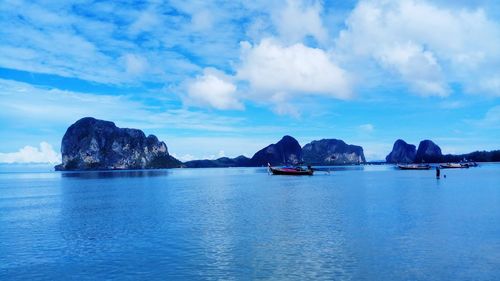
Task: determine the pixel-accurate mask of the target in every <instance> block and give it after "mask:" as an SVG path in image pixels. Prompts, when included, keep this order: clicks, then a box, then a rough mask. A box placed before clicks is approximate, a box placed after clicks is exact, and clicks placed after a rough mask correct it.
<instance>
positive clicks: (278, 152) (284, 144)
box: [251, 136, 302, 166]
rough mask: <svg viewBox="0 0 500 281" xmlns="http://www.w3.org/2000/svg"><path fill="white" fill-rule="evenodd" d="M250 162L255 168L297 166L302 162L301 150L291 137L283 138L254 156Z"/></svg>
mask: <svg viewBox="0 0 500 281" xmlns="http://www.w3.org/2000/svg"><path fill="white" fill-rule="evenodd" d="M251 162H252V164H253V165H255V166H263V165H267V163H270V164H271V165H287V164H291V165H294V164H298V163H300V162H302V148H301V147H300V144H299V142H298V141H297V140H296V139H294V138H292V137H291V136H284V137H283V138H282V139H281V140H280V141H279V142H277V143H275V144H271V145H269V146H267V147H265V148H263V149H261V150H259V151H257V153H255V154H254V156H253V157H252V159H251Z"/></svg>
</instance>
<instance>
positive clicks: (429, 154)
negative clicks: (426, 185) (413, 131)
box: [415, 140, 443, 163]
mask: <svg viewBox="0 0 500 281" xmlns="http://www.w3.org/2000/svg"><path fill="white" fill-rule="evenodd" d="M442 158H443V154H442V153H441V148H440V147H439V146H438V145H437V144H435V143H434V142H432V141H431V140H423V141H421V142H420V144H419V145H418V149H417V155H416V156H415V163H438V162H441V160H442Z"/></svg>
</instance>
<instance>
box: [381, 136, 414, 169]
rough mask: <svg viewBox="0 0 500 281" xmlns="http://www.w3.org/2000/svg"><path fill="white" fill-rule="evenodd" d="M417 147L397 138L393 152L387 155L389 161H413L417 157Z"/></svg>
mask: <svg viewBox="0 0 500 281" xmlns="http://www.w3.org/2000/svg"><path fill="white" fill-rule="evenodd" d="M416 154H417V153H416V147H415V146H414V145H413V144H408V143H406V142H405V141H404V140H401V139H399V140H397V141H396V142H395V143H394V146H393V147H392V151H391V153H389V155H387V157H385V161H386V162H387V163H413V162H414V161H415V157H416Z"/></svg>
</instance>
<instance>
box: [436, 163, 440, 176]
mask: <svg viewBox="0 0 500 281" xmlns="http://www.w3.org/2000/svg"><path fill="white" fill-rule="evenodd" d="M440 176H441V169H439V167H438V166H436V179H439V178H440Z"/></svg>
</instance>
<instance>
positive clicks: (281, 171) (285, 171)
mask: <svg viewBox="0 0 500 281" xmlns="http://www.w3.org/2000/svg"><path fill="white" fill-rule="evenodd" d="M267 167H268V168H269V171H271V173H273V175H290V176H312V175H313V173H314V171H313V169H312V168H311V167H308V168H307V169H304V168H302V167H281V168H276V167H271V165H270V164H267Z"/></svg>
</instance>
